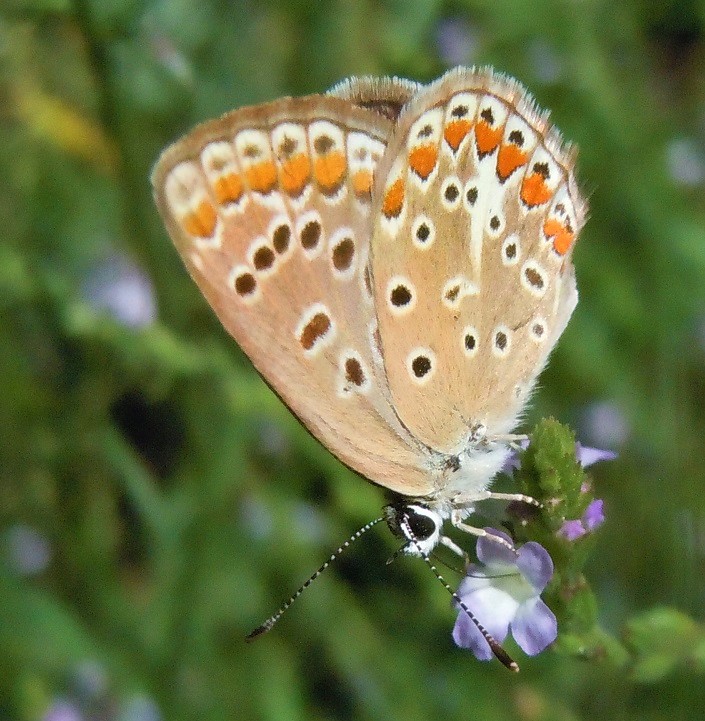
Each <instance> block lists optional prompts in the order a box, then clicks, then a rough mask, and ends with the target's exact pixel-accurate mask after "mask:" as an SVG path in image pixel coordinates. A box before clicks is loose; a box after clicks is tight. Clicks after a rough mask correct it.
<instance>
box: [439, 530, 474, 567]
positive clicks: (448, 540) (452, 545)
mask: <svg viewBox="0 0 705 721" xmlns="http://www.w3.org/2000/svg"><path fill="white" fill-rule="evenodd" d="M440 542H441V543H442V544H443V545H444V546H445V547H446V548H449V549H450V550H451V551H453V553H455V554H456V555H457V556H460V558H462V559H463V561H464V562H465V565H466V566H467V564H468V563H470V557H469V556H468V554H467V553H466V552H465V551H463V549H462V548H461V547H460V546H459V545H458V544H457V543H456V542H455V541H453V540H452V539H451V538H448V536H441V538H440Z"/></svg>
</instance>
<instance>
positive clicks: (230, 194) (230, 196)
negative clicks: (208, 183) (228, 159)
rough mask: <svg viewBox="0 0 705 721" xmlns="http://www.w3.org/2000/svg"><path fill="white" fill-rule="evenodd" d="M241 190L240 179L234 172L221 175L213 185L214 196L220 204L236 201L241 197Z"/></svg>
mask: <svg viewBox="0 0 705 721" xmlns="http://www.w3.org/2000/svg"><path fill="white" fill-rule="evenodd" d="M242 190H243V188H242V180H241V179H240V177H239V176H238V175H235V173H228V175H223V176H221V177H220V178H218V180H216V181H215V184H214V185H213V191H214V192H215V198H216V200H217V201H218V203H219V204H220V205H224V204H225V203H237V201H238V200H240V198H241V197H242Z"/></svg>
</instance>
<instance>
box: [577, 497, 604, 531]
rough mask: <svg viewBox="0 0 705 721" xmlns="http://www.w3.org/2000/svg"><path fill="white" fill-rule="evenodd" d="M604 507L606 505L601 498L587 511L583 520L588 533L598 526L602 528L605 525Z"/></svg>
mask: <svg viewBox="0 0 705 721" xmlns="http://www.w3.org/2000/svg"><path fill="white" fill-rule="evenodd" d="M604 505H605V503H604V501H603V500H602V499H601V498H596V499H595V500H594V501H592V502H591V503H590V505H589V506H588V507H587V508H586V509H585V513H583V519H582V520H583V525H584V526H585V529H586V530H587V531H594V530H595V529H596V528H597V527H598V526H601V525H602V524H603V523H604V521H605V512H604Z"/></svg>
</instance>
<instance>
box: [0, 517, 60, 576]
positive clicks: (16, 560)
mask: <svg viewBox="0 0 705 721" xmlns="http://www.w3.org/2000/svg"><path fill="white" fill-rule="evenodd" d="M4 540H5V552H6V556H7V560H8V561H9V563H10V565H11V566H12V568H14V570H15V571H16V572H17V573H18V574H20V575H22V576H36V575H37V574H39V573H42V572H43V571H44V570H46V568H47V566H48V565H49V563H50V562H51V557H52V549H51V546H50V545H49V541H48V540H47V538H46V537H45V536H44V535H43V534H41V533H40V532H39V531H37V530H36V529H34V528H32V527H30V526H26V525H24V524H22V523H18V524H16V525H14V526H11V527H10V528H9V529H8V530H7V531H6V535H5V539H4Z"/></svg>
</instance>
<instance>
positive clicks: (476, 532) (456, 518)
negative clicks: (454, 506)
mask: <svg viewBox="0 0 705 721" xmlns="http://www.w3.org/2000/svg"><path fill="white" fill-rule="evenodd" d="M463 517H464V516H463V511H461V510H454V511H452V512H451V514H450V522H451V523H452V524H453V525H454V526H455V527H456V528H457V529H458V530H459V531H465V533H469V534H470V535H472V536H477V537H478V538H486V539H487V540H489V541H493V542H494V543H498V544H499V545H500V546H504V547H505V548H508V549H509V550H510V551H515V552H516V549H515V548H514V546H513V545H512V544H511V543H509V541H506V540H505V539H504V538H502V537H501V536H496V535H495V534H494V533H488V532H487V531H486V530H485V529H484V528H475V526H469V525H468V524H467V523H464V522H463Z"/></svg>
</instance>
